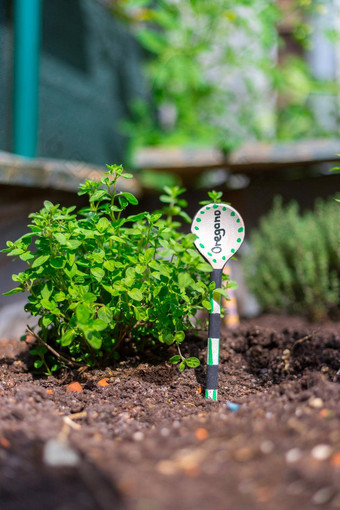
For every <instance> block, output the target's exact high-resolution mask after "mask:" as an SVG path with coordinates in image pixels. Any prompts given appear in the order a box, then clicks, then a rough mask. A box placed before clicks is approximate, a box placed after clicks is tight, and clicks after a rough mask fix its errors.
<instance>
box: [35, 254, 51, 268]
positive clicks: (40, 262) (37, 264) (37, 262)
mask: <svg viewBox="0 0 340 510" xmlns="http://www.w3.org/2000/svg"><path fill="white" fill-rule="evenodd" d="M49 258H50V256H49V255H40V257H38V258H36V259H35V260H34V262H33V264H32V268H36V267H40V266H42V265H43V264H45V262H46V261H47V260H48V259H49Z"/></svg>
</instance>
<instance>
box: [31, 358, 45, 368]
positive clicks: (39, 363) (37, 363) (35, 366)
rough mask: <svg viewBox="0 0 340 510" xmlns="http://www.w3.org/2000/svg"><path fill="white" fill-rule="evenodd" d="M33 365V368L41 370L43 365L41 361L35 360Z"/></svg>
mask: <svg viewBox="0 0 340 510" xmlns="http://www.w3.org/2000/svg"><path fill="white" fill-rule="evenodd" d="M33 364H34V368H41V367H42V366H43V364H44V361H43V360H42V359H36V360H35V362H34V363H33Z"/></svg>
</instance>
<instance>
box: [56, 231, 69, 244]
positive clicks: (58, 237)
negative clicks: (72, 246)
mask: <svg viewBox="0 0 340 510" xmlns="http://www.w3.org/2000/svg"><path fill="white" fill-rule="evenodd" d="M53 237H54V238H55V239H56V240H57V241H58V243H59V244H64V245H65V244H66V243H67V238H66V236H65V235H64V234H61V233H60V232H56V233H55V234H53Z"/></svg>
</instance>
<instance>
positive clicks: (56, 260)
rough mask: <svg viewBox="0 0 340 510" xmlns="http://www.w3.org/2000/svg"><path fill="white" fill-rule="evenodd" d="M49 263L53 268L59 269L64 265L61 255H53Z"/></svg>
mask: <svg viewBox="0 0 340 510" xmlns="http://www.w3.org/2000/svg"><path fill="white" fill-rule="evenodd" d="M50 265H51V266H52V267H54V268H55V269H61V268H62V267H64V266H65V259H63V257H55V258H54V259H51V260H50Z"/></svg>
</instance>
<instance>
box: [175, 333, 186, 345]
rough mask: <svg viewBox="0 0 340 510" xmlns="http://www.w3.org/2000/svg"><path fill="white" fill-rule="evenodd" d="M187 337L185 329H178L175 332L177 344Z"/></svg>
mask: <svg viewBox="0 0 340 510" xmlns="http://www.w3.org/2000/svg"><path fill="white" fill-rule="evenodd" d="M184 339H185V333H184V331H177V332H176V333H175V336H174V341H175V342H176V343H177V344H180V343H181V342H183V340H184Z"/></svg>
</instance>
